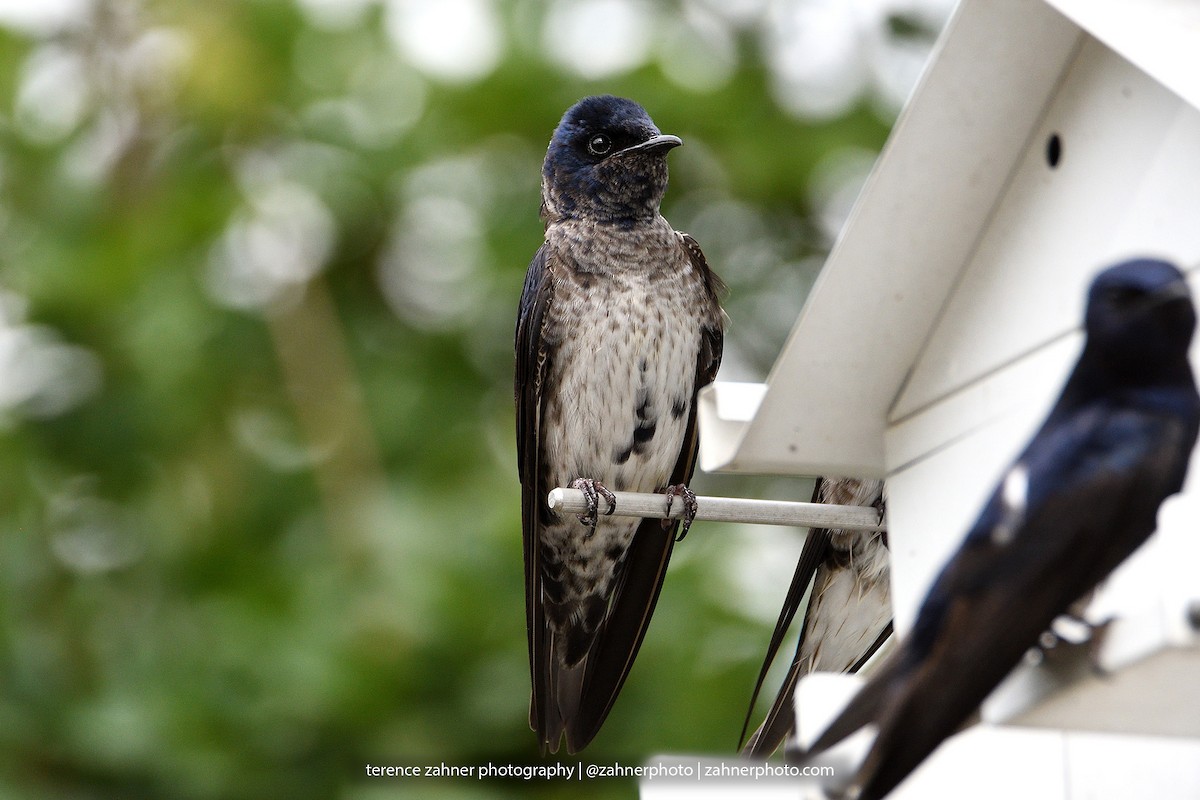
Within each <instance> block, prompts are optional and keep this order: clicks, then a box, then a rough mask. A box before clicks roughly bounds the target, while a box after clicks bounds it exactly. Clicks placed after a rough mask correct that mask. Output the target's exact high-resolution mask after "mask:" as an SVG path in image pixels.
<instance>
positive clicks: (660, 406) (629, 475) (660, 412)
mask: <svg viewBox="0 0 1200 800" xmlns="http://www.w3.org/2000/svg"><path fill="white" fill-rule="evenodd" d="M680 144H682V142H681V141H680V140H679V138H677V137H675V136H669V135H665V134H663V133H661V132H660V131H659V130H658V128H657V127H655V125H654V123H653V122H652V121H651V119H650V117H649V115H647V113H646V111H645V110H644V109H643V108H642V107H641V106H639V105H638V104H637V103H635V102H633V101H631V100H626V99H623V98H619V97H612V96H608V95H606V96H600V97H589V98H586V99H584V100H581V101H580V102H579V103H577V104H576V105H574V106H572V107H571V108H570V109H569V110H568V111H567V113H566V114H565V115H564V116H563V118H562V121H561V122H559V124H558V127H557V128H556V129H555V131H554V135H553V137H552V138H551V140H550V147H549V149H548V151H547V153H546V160H545V164H544V166H543V168H542V219H543V222H544V223H545V227H546V232H545V242H544V244H543V245H542V246H541V248H540V249H539V250H538V251H537V254H536V255H535V256H534V257H533V262H532V263H531V264H530V266H529V272H528V274H527V275H526V278H525V289H524V292H523V293H522V296H521V304H520V313H519V317H518V320H517V333H516V402H517V450H518V470H519V475H520V479H521V512H522V514H521V516H522V525H523V530H524V551H525V593H526V614H527V627H528V635H529V666H530V672H531V674H532V681H533V692H532V699H531V702H530V712H529V718H530V725H531V727H532V728H533V729H534V731H535V732H536V733H537V737H538V741H539V743H540V745H541V749H542V752H543V753H545V752H546V751H550V752H556V751H557V750H558V747H559V745H560V742H561V741H562V738H563V737H564V736H565V737H566V745H567V750H568V752H572V753H574V752H577V751H578V750H580V749H581V748H583V747H585V746H586V745H587V744H588V743H589V742H590V741H591V740H592V738H593V737H594V736H595V735H596V733H597V731H598V730H599V729H600V726H601V724H602V723H603V722H604V719H605V717H607V715H608V713H609V710H610V709H611V708H612V705H613V702H614V701H615V700H616V697H617V694H618V693H619V692H620V690H621V686H622V685H623V684H624V682H625V678H626V676H627V675H628V673H629V668H630V666H631V665H632V664H633V660H634V657H635V656H636V655H637V651H638V648H639V647H640V646H641V643H642V638H643V636H644V635H645V633H646V627H647V625H648V624H649V622H650V616H651V614H652V613H653V611H654V606H655V603H656V602H657V600H658V595H659V591H660V590H661V588H662V583H663V577H664V575H665V573H666V568H667V561H668V559H669V558H670V555H671V549H672V545H673V544H674V542H675V534H676V530H677V528H678V526H679V523H678V521H675V522H663V521H659V520H639V519H636V518H626V517H610V516H605V515H602V514H600V513H599V505H600V502H601V501H602V500H603V501H604V502H605V503H607V508H606V509H605V510H606V511H611V510H612V491H613V490H616V491H632V492H658V491H665V492H666V498H665V500H664V503H665V504H666V505H667V506H668V507H669V505H670V503H671V502H672V500H674V498H676V497H681V499H682V501H683V503H684V507H685V514H686V515H687V516H691V515H694V512H695V496H694V495H692V494H691V492H690V491H688V490H687V488H686V483H687V481H689V480H690V479H691V476H692V471H693V469H694V467H695V459H696V452H697V438H696V393H697V392H698V391H699V390H700V388H701V387H703V386H705V385H707V384H709V383H711V382H712V380H713V378H714V377H715V375H716V372H717V367H718V366H719V364H720V361H721V351H722V343H723V340H724V333H723V331H724V317H723V313H722V311H721V307H720V305H719V300H718V298H719V295H720V293H721V292H722V291H723V286H722V284H721V282H720V280H719V279H718V278H717V276H716V275H714V274H713V272H712V270H711V269H709V266H708V264H707V262H706V261H705V259H704V255H703V253H701V251H700V247H699V246H698V245H697V244H696V242H695V240H693V239H692V238H691V237H690V236H688V235H687V234H684V233H679V232H677V231H676V230H674V229H673V228H672V227H671V225H670V224H669V223H668V222H667V221H666V220H665V219H664V218H663V216H662V214H660V213H659V203H660V202H661V200H662V198H663V195H664V193H665V192H666V189H667V162H666V158H667V153H668V152H669V151H670V150H671V149H672V148H674V147H677V146H678V145H680ZM558 486H574V487H576V488H579V489H582V490H583V491H584V493H585V494H586V495H587V497H588V499H589V504H590V510H589V512H588V513H587V514H586V515H584V516H583V517H573V516H558V515H556V514H554V513H553V512H551V511H550V510H549V508H548V507H547V505H546V495H547V493H548V492H550V490H552V489H554V488H555V487H558ZM689 521H690V520H687V519H685V522H684V528H683V532H684V533H686V530H687V524H688V522H689Z"/></svg>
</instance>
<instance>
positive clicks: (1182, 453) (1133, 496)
mask: <svg viewBox="0 0 1200 800" xmlns="http://www.w3.org/2000/svg"><path fill="white" fill-rule="evenodd" d="M1195 325H1196V315H1195V311H1194V309H1193V306H1192V302H1191V297H1190V293H1189V291H1188V288H1187V283H1186V282H1185V280H1184V278H1183V276H1182V275H1181V274H1180V272H1179V270H1177V269H1176V268H1175V267H1174V266H1172V265H1170V264H1168V263H1166V262H1163V261H1154V260H1138V261H1129V262H1125V263H1123V264H1119V265H1117V266H1115V267H1112V268H1110V269H1108V270H1105V271H1104V272H1102V273H1101V274H1100V275H1099V276H1097V277H1096V279H1095V280H1094V281H1093V282H1092V286H1091V289H1090V291H1089V293H1088V303H1087V312H1086V318H1085V324H1084V327H1085V330H1086V333H1087V340H1086V342H1085V344H1084V349H1083V352H1082V354H1081V355H1080V356H1079V361H1078V362H1077V363H1076V365H1075V368H1074V370H1073V371H1072V372H1071V376H1070V378H1068V380H1067V383H1066V386H1065V387H1064V388H1063V390H1062V394H1061V395H1060V397H1059V399H1058V402H1057V403H1056V404H1055V406H1054V408H1053V409H1052V410H1051V412H1050V415H1049V417H1048V418H1047V419H1046V421H1045V423H1043V425H1042V427H1041V429H1040V430H1039V431H1038V432H1037V434H1036V435H1035V436H1034V437H1033V440H1032V441H1031V442H1030V443H1029V445H1028V446H1027V447H1026V448H1025V451H1024V452H1023V453H1022V454H1021V455H1020V457H1019V458H1018V459H1017V461H1016V463H1015V464H1014V465H1013V466H1012V467H1011V468H1010V469H1009V470H1008V471H1007V472H1006V473H1005V474H1004V476H1003V477H1002V478H1001V480H1000V485H999V486H998V487H997V488H996V490H995V492H994V493H993V494H992V496H991V499H990V500H989V501H988V503H987V505H986V506H984V509H983V511H982V513H981V514H980V516H979V519H978V520H977V521H976V522H975V524H974V526H973V527H972V528H971V530H970V532H969V533H968V534H967V536H966V538H965V539H964V541H963V543H962V545H961V546H960V547H959V549H958V551H957V552H956V553H955V554H954V556H953V557H952V558H951V559H950V561H949V562H948V563H947V564H946V565H945V566H944V567H943V568H942V571H941V573H940V574H939V575H938V577H937V579H936V581H935V582H934V584H933V587H932V588H931V589H930V590H929V594H928V595H926V597H925V600H924V602H923V603H922V605H921V608H920V611H919V612H918V614H917V619H916V622H915V623H914V624H913V628H912V630H911V631H910V632H909V634H908V636H907V637H906V638H905V639H904V641H903V642H901V643H900V645H899V646H898V647H897V649H896V650H895V651H894V652H892V653H891V654H890V656H889V657H888V659H887V661H886V662H885V663H883V664H881V665H880V668H879V669H878V670H876V672H875V673H874V675H872V677H871V679H870V680H869V681H868V682H867V683H866V685H865V686H863V688H862V690H861V691H859V692H858V694H856V695H855V696H854V698H853V699H852V700H851V701H850V704H849V705H848V706H847V707H846V709H845V710H844V711H843V712H842V713H841V714H840V715H839V716H838V717H837V719H836V720H834V722H833V723H832V724H830V726H829V728H828V729H826V731H825V732H824V733H822V734H821V736H820V737H819V738H818V739H817V741H816V742H815V743H814V744H813V746H812V748H811V749H810V750H809V752H808V753H807V754H805V755H806V756H811V755H812V754H814V753H818V752H821V751H822V750H826V749H828V748H829V747H831V746H833V745H834V744H837V743H838V742H839V741H841V740H842V739H844V738H845V737H846V736H848V735H850V734H851V733H853V732H855V731H856V730H858V729H859V728H861V727H863V726H864V725H867V724H874V725H876V726H877V727H878V730H879V733H878V735H877V736H876V738H875V742H874V744H873V745H872V746H871V750H870V752H869V753H868V754H867V757H866V759H865V761H864V762H863V764H862V766H861V767H859V771H858V773H857V775H855V777H854V780H853V784H852V786H851V788H850V792H849V796H851V797H856V798H858V800H876V799H877V798H881V797H883V796H884V795H886V794H887V793H888V792H890V791H891V790H892V788H893V787H895V786H896V785H897V784H898V783H900V781H902V780H903V779H904V778H905V777H906V776H907V775H908V774H909V773H910V772H912V770H913V769H915V768H916V767H917V766H918V765H919V764H920V763H921V762H922V761H923V760H924V759H925V757H926V756H928V755H929V754H930V753H931V752H932V751H933V750H934V749H935V748H936V747H937V746H938V745H939V744H940V743H941V742H942V740H944V739H945V738H946V737H947V736H950V735H951V734H952V733H954V732H955V730H957V729H958V727H959V726H960V725H962V723H963V722H964V721H965V720H966V719H967V717H968V716H970V714H971V712H973V711H974V710H975V709H976V708H977V707H978V706H979V704H980V703H981V702H983V700H984V699H985V698H986V697H987V695H988V694H989V693H990V692H991V691H992V689H993V688H994V687H995V686H996V685H997V684H998V683H999V682H1000V681H1001V680H1003V679H1004V677H1005V676H1006V675H1007V674H1008V673H1009V671H1011V670H1012V668H1013V667H1014V666H1016V664H1017V663H1018V662H1019V661H1020V660H1021V657H1022V655H1023V654H1024V653H1025V651H1026V650H1028V649H1029V648H1031V647H1033V646H1034V645H1035V644H1036V643H1037V641H1038V637H1039V635H1040V634H1041V633H1042V632H1043V631H1045V630H1046V629H1047V628H1049V627H1050V624H1051V622H1053V620H1054V618H1055V617H1056V616H1058V615H1060V614H1063V613H1065V612H1067V611H1068V608H1069V607H1070V606H1071V604H1072V603H1073V602H1074V601H1075V600H1077V599H1078V598H1080V597H1081V596H1083V595H1084V594H1086V593H1087V592H1089V591H1090V590H1091V589H1092V588H1093V587H1095V586H1096V584H1097V583H1099V582H1100V581H1101V580H1103V579H1104V578H1105V577H1106V576H1107V575H1108V574H1109V573H1110V572H1112V570H1113V569H1115V568H1116V566H1117V565H1118V564H1120V563H1121V562H1122V561H1124V560H1125V558H1126V557H1128V556H1129V554H1130V553H1132V552H1133V551H1134V550H1135V549H1137V548H1138V547H1139V546H1140V545H1141V544H1142V543H1143V542H1144V541H1145V540H1146V539H1147V537H1149V536H1150V534H1151V533H1152V532H1153V531H1154V527H1155V517H1156V515H1157V513H1158V507H1159V505H1160V504H1161V503H1162V502H1163V500H1165V499H1166V498H1167V497H1168V496H1170V495H1172V494H1175V493H1176V492H1178V491H1179V490H1180V489H1181V488H1182V486H1183V479H1184V476H1185V474H1186V472H1187V465H1188V459H1189V457H1190V455H1191V452H1192V448H1193V446H1194V445H1195V442H1196V434H1197V428H1198V427H1200V396H1198V395H1197V392H1196V384H1195V380H1194V379H1193V376H1192V370H1191V366H1190V364H1189V363H1188V345H1189V343H1190V342H1191V339H1192V333H1193V330H1194V328H1195Z"/></svg>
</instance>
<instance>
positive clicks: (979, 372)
mask: <svg viewBox="0 0 1200 800" xmlns="http://www.w3.org/2000/svg"><path fill="white" fill-rule="evenodd" d="M1140 255H1146V256H1154V257H1160V258H1165V259H1167V260H1170V261H1173V262H1174V263H1176V264H1177V265H1179V266H1180V267H1181V268H1182V269H1184V270H1185V271H1187V272H1188V275H1189V280H1191V281H1192V283H1193V290H1194V291H1196V290H1197V289H1198V288H1200V284H1198V283H1197V281H1198V278H1200V271H1198V270H1197V267H1198V266H1200V2H1194V1H1192V0H1003V2H1001V1H1000V0H963V2H962V3H961V4H960V7H959V8H958V10H957V12H956V14H955V16H954V17H953V19H952V20H951V22H950V24H949V25H948V27H947V29H946V31H945V33H944V34H943V36H942V39H941V41H940V43H939V46H938V48H937V50H936V51H935V55H934V56H933V58H932V59H931V62H930V64H929V66H928V68H927V71H926V73H925V75H924V77H923V79H922V81H921V83H920V85H919V86H918V88H917V90H916V91H915V92H914V94H913V96H912V98H911V100H910V102H909V104H908V106H907V107H906V108H905V110H904V113H903V115H902V116H901V118H900V120H899V122H898V123H897V124H896V126H895V129H894V131H893V133H892V136H891V139H890V140H889V142H888V144H887V147H886V149H885V150H884V152H883V154H882V156H881V157H880V159H879V161H878V163H877V165H876V167H875V170H874V172H873V174H872V175H871V177H870V179H869V181H868V183H867V185H866V187H865V189H864V190H863V192H862V195H861V196H860V198H859V200H858V203H857V205H856V207H855V209H854V211H853V213H852V215H851V217H850V219H849V222H848V223H847V225H846V227H845V229H844V231H843V232H842V235H841V237H840V239H839V241H838V242H837V244H836V246H835V247H834V249H833V252H832V254H831V255H830V257H829V260H828V262H827V264H826V265H825V268H824V270H823V272H822V273H821V276H820V279H819V280H818V282H817V284H816V286H815V287H814V288H813V291H812V293H811V295H810V297H809V298H808V301H807V304H806V305H805V306H804V308H803V310H802V311H801V313H800V316H799V319H798V321H797V323H796V325H795V328H794V329H793V331H792V335H791V337H790V340H789V341H788V344H787V346H786V347H785V349H784V351H783V353H782V354H781V355H780V357H779V359H778V361H777V362H776V364H775V367H774V369H773V370H772V372H771V374H770V377H769V379H768V381H767V383H766V384H765V385H750V384H722V383H718V384H716V385H715V386H714V387H711V388H710V389H709V390H708V391H707V393H706V394H705V395H704V396H702V406H701V426H702V428H701V431H702V438H701V446H702V449H701V466H702V468H704V469H706V470H717V471H732V472H739V471H744V472H754V473H768V474H783V475H835V476H836V475H853V476H882V477H885V478H886V480H887V486H888V519H887V525H888V532H889V539H890V546H891V552H892V564H893V566H892V589H893V603H894V607H895V614H896V630H897V631H898V633H899V634H900V635H903V634H904V633H906V632H907V631H908V629H909V628H910V626H911V624H912V622H913V618H914V615H915V613H916V609H917V608H918V606H919V604H920V601H921V599H922V598H923V596H924V594H925V592H926V590H927V589H928V586H929V584H930V582H931V581H932V579H933V577H934V576H935V574H936V573H937V571H938V570H939V569H940V568H941V566H942V564H943V563H944V562H945V560H946V559H947V557H948V556H949V555H950V554H951V553H952V552H953V550H954V549H955V548H956V547H957V546H958V544H959V542H960V541H961V539H962V537H963V535H964V534H965V533H966V531H967V529H968V527H969V526H970V524H971V523H972V522H973V520H974V519H975V517H976V516H977V515H978V513H979V511H980V509H981V507H982V505H983V503H984V501H985V499H986V497H987V495H988V494H989V493H990V491H991V490H992V488H993V487H994V486H995V485H996V483H997V480H998V478H999V476H1000V475H1001V474H1002V472H1003V470H1004V468H1005V467H1006V466H1007V465H1008V464H1010V463H1011V462H1012V460H1013V459H1014V458H1015V456H1016V455H1017V454H1018V453H1019V451H1020V450H1021V449H1022V448H1023V447H1024V445H1025V444H1026V443H1027V442H1028V440H1029V439H1030V437H1031V436H1032V434H1033V432H1034V430H1035V429H1036V428H1037V426H1038V425H1039V424H1040V423H1041V421H1042V420H1043V419H1044V418H1045V415H1046V413H1047V411H1048V410H1049V408H1050V405H1051V404H1052V403H1053V401H1054V400H1055V398H1056V397H1057V396H1058V393H1059V390H1060V389H1061V388H1062V384H1063V382H1064V381H1065V379H1066V376H1067V373H1068V371H1069V370H1070V368H1071V366H1072V365H1073V364H1074V362H1075V359H1076V357H1077V356H1078V354H1079V351H1080V349H1081V346H1082V341H1083V336H1082V331H1081V322H1082V317H1083V308H1084V300H1085V293H1086V290H1087V286H1088V284H1089V282H1090V281H1091V279H1092V277H1093V276H1094V275H1095V274H1096V273H1097V272H1099V271H1100V270H1101V269H1102V268H1104V267H1107V266H1109V265H1111V264H1113V263H1115V262H1117V261H1121V260H1124V259H1127V258H1129V257H1132V256H1140ZM1196 294H1197V295H1200V291H1196ZM1195 353H1196V355H1195V356H1194V358H1193V361H1194V364H1195V365H1196V366H1197V367H1198V369H1197V372H1200V350H1196V351H1195ZM831 355H836V360H833V359H832V358H831ZM1189 612H1190V613H1189ZM1090 615H1091V616H1093V617H1097V618H1108V617H1112V618H1114V619H1115V620H1116V621H1115V622H1114V624H1113V625H1112V626H1111V628H1110V630H1109V635H1108V636H1107V638H1106V639H1105V642H1104V645H1103V647H1102V650H1101V655H1100V660H1101V664H1102V665H1103V666H1104V667H1106V668H1107V669H1109V670H1110V671H1111V674H1110V676H1109V677H1107V678H1097V677H1095V676H1093V675H1090V674H1088V671H1087V670H1082V672H1083V673H1085V674H1084V675H1083V676H1082V677H1081V676H1080V675H1079V674H1071V675H1063V674H1062V672H1061V670H1054V669H1050V668H1047V667H1046V666H1044V665H1043V666H1040V667H1032V666H1023V667H1021V668H1019V669H1018V670H1017V672H1016V673H1015V674H1014V675H1013V676H1011V677H1010V678H1009V679H1008V681H1006V683H1004V684H1003V685H1002V686H1001V687H1000V688H999V689H998V690H997V691H996V692H995V693H993V695H992V696H991V697H990V698H989V700H988V701H987V702H986V703H985V705H984V708H983V710H982V716H983V720H984V723H985V724H983V725H979V726H975V727H973V728H971V729H969V730H968V731H966V732H964V733H961V734H959V735H958V736H956V737H954V738H953V739H952V740H950V741H949V742H947V743H946V744H945V745H944V746H943V747H942V748H941V749H940V750H939V751H937V752H936V753H935V754H934V756H933V757H931V758H930V759H929V760H928V761H927V762H926V763H925V764H924V765H923V766H922V767H921V768H920V769H919V770H918V771H917V772H916V773H914V775H913V776H912V777H911V778H910V779H909V780H908V781H906V782H905V783H903V784H901V786H900V787H899V788H898V790H897V791H896V792H895V794H894V795H893V796H894V797H896V798H898V800H899V799H900V798H917V797H921V798H925V797H963V796H969V797H997V798H999V797H1005V798H1008V797H1013V796H1022V797H1038V798H1043V797H1044V798H1083V797H1088V798H1127V797H1150V796H1153V797H1169V798H1183V797H1188V798H1194V797H1200V637H1198V636H1197V631H1196V624H1197V619H1196V618H1197V616H1198V615H1200V455H1197V456H1196V457H1194V458H1193V460H1192V467H1191V471H1190V475H1189V480H1188V482H1187V486H1186V487H1185V491H1184V493H1183V494H1182V495H1181V496H1178V497H1176V498H1173V499H1172V500H1169V501H1168V502H1167V503H1166V504H1165V505H1164V506H1163V508H1162V510H1161V512H1160V515H1159V530H1158V532H1157V533H1156V534H1155V535H1154V537H1153V538H1152V539H1151V541H1150V542H1149V543H1148V544H1147V545H1146V546H1145V547H1143V548H1142V549H1141V550H1140V551H1139V552H1138V553H1137V554H1136V555H1135V556H1134V557H1133V558H1132V559H1130V560H1129V561H1128V562H1127V563H1126V564H1125V565H1123V566H1122V567H1121V568H1120V569H1119V570H1118V571H1117V572H1116V573H1114V575H1113V576H1112V577H1111V578H1110V579H1109V580H1108V581H1107V582H1106V583H1105V585H1104V586H1103V588H1102V589H1101V591H1100V592H1099V593H1098V595H1097V597H1096V599H1095V601H1094V602H1093V604H1092V607H1091V612H1090ZM1078 672H1079V671H1078V670H1076V671H1075V673H1078ZM830 680H833V681H835V683H837V682H840V683H838V685H841V686H842V687H843V688H842V689H840V690H839V689H837V688H830V687H831V684H830V683H829V681H830ZM856 680H857V679H856V678H853V677H849V676H838V677H837V678H834V677H833V676H813V677H812V678H811V679H806V680H805V681H804V682H802V683H801V686H800V689H799V690H798V702H797V706H798V708H799V714H800V720H799V730H800V731H801V736H802V738H803V736H804V734H805V732H806V731H814V729H816V730H815V731H814V732H819V729H820V728H822V727H823V725H824V723H825V722H826V721H827V719H828V718H830V717H831V716H832V714H833V713H835V712H836V710H837V708H829V707H826V708H822V706H823V705H824V706H830V705H836V704H833V703H831V701H830V700H829V699H828V698H829V697H830V696H831V695H830V693H831V692H832V694H839V693H840V694H841V695H842V700H843V701H844V700H845V699H847V698H848V696H849V694H851V693H852V688H853V686H854V685H856V684H855V683H854V682H855V681H856ZM814 681H817V682H819V681H824V682H823V683H821V684H820V687H819V688H818V687H817V685H816V683H815V682H814ZM1143 765H1144V768H1143ZM847 777H848V776H847ZM700 786H701V787H702V786H703V784H701V785H700ZM698 788H700V787H689V790H690V796H696V791H695V790H696V789H698ZM714 788H715V787H714ZM662 789H663V790H664V791H665V789H666V787H662ZM726 790H727V787H726ZM657 791H659V790H657V789H655V788H654V787H653V785H652V784H650V783H646V784H644V786H643V796H644V797H646V798H658V797H666V796H668V795H665V794H658V793H657ZM795 791H799V790H795ZM739 794H741V793H740V792H739ZM714 796H717V795H714ZM721 796H724V795H723V794H722V795H721ZM791 796H793V797H794V796H799V794H796V793H793V794H792V795H791Z"/></svg>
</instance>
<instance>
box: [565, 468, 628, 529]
mask: <svg viewBox="0 0 1200 800" xmlns="http://www.w3.org/2000/svg"><path fill="white" fill-rule="evenodd" d="M571 488H572V489H578V490H579V491H581V492H583V497H584V499H585V500H586V501H587V507H588V510H587V513H586V514H584V515H583V516H581V517H580V518H579V521H580V522H581V523H583V524H584V525H587V526H588V528H590V529H591V530H590V531H589V534H591V533H595V532H596V524H597V523H598V522H599V521H600V518H599V516H598V512H599V510H600V498H601V497H603V498H604V499H605V500H606V501H607V502H608V511H605V512H604V515H605V516H611V515H612V513H613V512H614V511H616V510H617V496H616V495H615V494H613V493H612V492H611V491H609V489H608V487H607V486H605V485H604V484H603V483H601V482H600V481H598V480H596V479H595V478H576V479H575V480H573V481H571Z"/></svg>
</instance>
